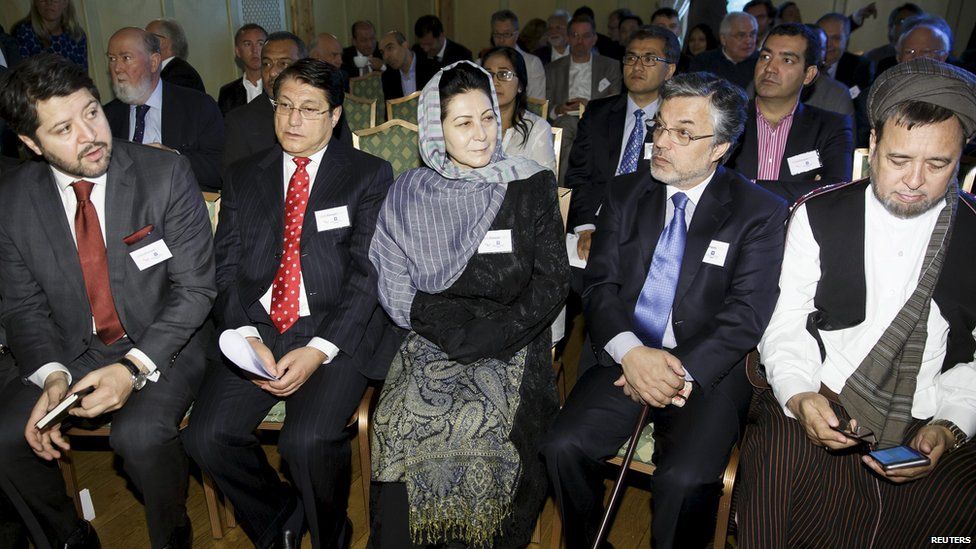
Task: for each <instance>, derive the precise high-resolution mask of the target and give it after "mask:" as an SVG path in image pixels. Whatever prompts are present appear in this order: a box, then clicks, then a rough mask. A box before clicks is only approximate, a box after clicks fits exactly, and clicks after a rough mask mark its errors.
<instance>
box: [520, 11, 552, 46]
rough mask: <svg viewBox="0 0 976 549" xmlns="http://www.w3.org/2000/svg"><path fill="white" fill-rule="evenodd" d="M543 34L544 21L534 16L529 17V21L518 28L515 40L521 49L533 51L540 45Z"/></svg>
mask: <svg viewBox="0 0 976 549" xmlns="http://www.w3.org/2000/svg"><path fill="white" fill-rule="evenodd" d="M545 36H546V22H545V21H543V20H542V19H539V18H538V17H536V18H535V19H529V22H528V23H526V24H525V26H524V27H522V28H521V29H520V30H519V37H518V40H517V41H516V42H517V43H518V46H519V47H520V48H522V51H527V52H533V51H535V50H536V49H537V48H538V47H539V46H540V45H542V40H543V39H544V38H545Z"/></svg>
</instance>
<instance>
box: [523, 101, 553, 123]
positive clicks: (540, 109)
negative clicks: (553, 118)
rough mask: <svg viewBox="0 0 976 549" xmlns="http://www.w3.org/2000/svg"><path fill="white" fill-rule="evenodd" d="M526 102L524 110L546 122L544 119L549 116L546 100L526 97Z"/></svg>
mask: <svg viewBox="0 0 976 549" xmlns="http://www.w3.org/2000/svg"><path fill="white" fill-rule="evenodd" d="M526 102H527V105H526V106H525V110H527V111H529V112H531V113H533V114H536V115H538V116H539V118H541V119H543V120H546V117H547V116H548V115H549V100H548V99H539V98H538V97H527V98H526Z"/></svg>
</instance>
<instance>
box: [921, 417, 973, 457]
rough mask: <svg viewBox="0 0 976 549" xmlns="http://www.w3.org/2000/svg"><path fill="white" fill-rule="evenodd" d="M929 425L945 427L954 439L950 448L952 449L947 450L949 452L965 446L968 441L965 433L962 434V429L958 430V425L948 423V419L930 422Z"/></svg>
mask: <svg viewBox="0 0 976 549" xmlns="http://www.w3.org/2000/svg"><path fill="white" fill-rule="evenodd" d="M929 425H938V426H940V427H945V428H946V429H948V430H949V432H950V433H952V436H953V438H954V439H955V444H954V445H953V446H952V448H949V451H950V452H951V451H953V450H956V449H957V448H959V447H960V446H962V445H963V444H965V443H966V440H967V439H968V437H967V436H966V433H964V432H962V429H960V428H959V426H958V425H956V424H955V423H953V422H951V421H949V420H948V419H936V420H934V421H930V422H929Z"/></svg>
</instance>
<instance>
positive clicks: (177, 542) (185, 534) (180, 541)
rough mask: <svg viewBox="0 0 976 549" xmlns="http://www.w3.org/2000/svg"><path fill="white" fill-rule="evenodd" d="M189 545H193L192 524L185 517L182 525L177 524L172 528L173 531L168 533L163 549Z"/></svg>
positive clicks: (187, 547)
mask: <svg viewBox="0 0 976 549" xmlns="http://www.w3.org/2000/svg"><path fill="white" fill-rule="evenodd" d="M191 547H193V525H191V524H190V519H189V518H187V519H186V522H184V523H183V526H177V527H176V528H174V529H173V533H171V534H170V535H169V541H167V542H166V545H164V546H163V549H190V548H191Z"/></svg>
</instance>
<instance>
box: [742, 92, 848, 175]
mask: <svg viewBox="0 0 976 549" xmlns="http://www.w3.org/2000/svg"><path fill="white" fill-rule="evenodd" d="M747 109H748V112H749V117H748V118H747V119H746V128H745V131H744V132H743V133H742V137H740V138H739V143H738V146H737V147H736V149H735V151H733V153H732V156H731V157H729V160H728V162H726V163H725V165H726V167H728V168H731V169H733V170H735V171H737V172H739V173H741V174H742V175H744V176H746V177H747V178H749V179H756V174H757V173H758V170H759V167H758V163H759V150H758V147H759V144H758V139H759V138H758V131H757V130H756V104H755V102H754V101H750V102H749V106H748V107H747ZM809 151H817V152H818V153H819V154H820V167H819V168H815V169H813V170H810V171H807V172H803V173H798V174H796V175H793V174H791V173H790V164H789V162H788V161H787V159H788V158H790V157H792V156H796V155H798V154H803V153H805V152H809ZM853 154H854V133H853V128H852V127H851V117H849V116H844V115H842V114H837V113H834V112H828V111H825V110H821V109H818V108H816V107H811V106H809V105H804V104H803V103H800V104H799V105H797V106H796V112H795V113H793V125H792V126H790V135H789V137H787V139H786V149H785V150H784V151H783V159H782V162H781V163H780V168H779V178H778V179H777V180H776V181H784V182H792V181H810V182H812V181H815V180H816V185H815V186H818V187H819V186H821V185H829V184H832V183H839V182H841V181H849V180H850V179H851V169H852V165H853V162H854V159H853ZM817 176H820V179H819V180H817V179H816V177H817ZM811 190H812V188H811Z"/></svg>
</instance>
